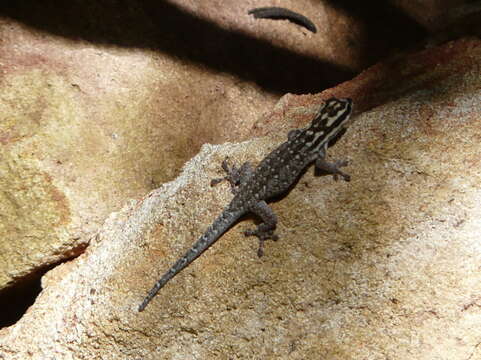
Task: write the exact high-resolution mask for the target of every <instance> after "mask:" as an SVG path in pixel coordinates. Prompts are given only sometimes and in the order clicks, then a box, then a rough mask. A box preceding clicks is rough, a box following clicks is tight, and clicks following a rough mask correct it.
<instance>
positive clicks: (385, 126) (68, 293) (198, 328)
mask: <svg viewBox="0 0 481 360" xmlns="http://www.w3.org/2000/svg"><path fill="white" fill-rule="evenodd" d="M480 59H481V42H480V41H479V40H477V39H465V40H460V41H457V42H454V43H448V44H445V45H443V46H442V47H439V48H432V49H428V50H425V51H423V52H421V53H418V54H413V55H410V56H406V57H401V58H397V59H395V60H392V61H390V62H385V63H381V64H378V65H376V66H374V67H372V68H371V69H368V70H366V71H365V72H364V73H363V74H361V75H360V76H359V77H357V78H355V79H353V80H352V81H350V82H347V83H344V84H342V85H340V86H339V87H336V88H334V89H330V90H328V91H325V92H323V93H321V94H319V95H312V96H302V97H295V96H293V95H289V96H287V97H285V98H284V99H283V100H281V102H280V103H279V105H278V106H277V107H276V108H275V110H274V112H273V115H272V116H268V117H266V118H265V120H264V121H265V123H264V126H263V127H262V128H261V130H263V129H266V128H267V127H269V126H271V125H272V122H271V121H272V119H276V117H277V116H279V115H278V114H279V113H282V112H283V113H284V114H285V117H284V118H282V122H278V123H277V124H276V125H277V127H276V131H275V132H272V135H271V136H270V137H264V138H261V139H257V140H252V141H249V142H244V143H240V144H225V145H222V146H210V145H205V146H204V147H203V148H202V151H201V152H200V154H199V155H197V156H196V157H194V158H193V159H192V160H190V161H189V162H188V163H187V164H186V165H185V166H184V168H183V171H182V172H181V174H180V175H179V176H178V177H177V178H176V179H175V180H174V181H171V182H168V183H165V184H163V185H162V186H161V187H160V188H159V189H157V190H154V191H152V192H151V193H149V195H148V196H146V197H145V198H144V199H143V200H140V201H133V202H132V203H131V204H130V205H129V206H126V207H124V208H123V209H122V211H120V212H117V213H113V214H112V215H111V216H110V217H109V218H108V220H107V222H106V223H105V225H104V226H103V227H102V228H101V229H100V231H99V232H98V235H97V236H96V237H95V238H94V239H93V240H92V241H91V244H90V246H89V247H88V249H87V251H86V252H85V253H84V254H82V255H81V256H79V257H78V258H77V259H75V260H74V261H72V262H70V263H67V264H63V265H61V266H59V267H57V268H55V269H54V270H52V271H50V272H49V273H48V274H47V275H46V276H44V278H43V287H44V289H43V291H42V293H41V294H40V296H39V297H38V299H37V301H36V302H35V304H34V305H33V306H32V307H31V308H30V309H29V310H28V312H27V313H26V314H25V315H24V317H23V318H22V319H21V320H20V321H19V322H18V323H17V324H15V325H14V326H11V327H9V328H5V329H3V330H1V331H0V357H2V356H3V357H4V358H6V359H48V358H55V359H73V358H75V359H176V358H182V359H190V358H199V359H241V358H245V359H253V358H254V359H255V358H259V359H279V358H290V359H339V360H341V359H342V360H345V359H353V360H354V359H386V358H390V359H419V360H421V359H422V360H424V359H425V360H432V359H449V360H453V359H454V360H458V359H459V360H461V359H463V360H464V359H479V358H480V357H481V352H480V351H481V346H480V345H479V344H480V342H481V298H480V294H481V285H480V284H481V271H480V270H481V268H480V264H481V247H480V242H479V234H480V233H481V222H480V221H479V219H480V214H481V208H480V204H481V191H480V187H479V184H480V183H481V163H480V162H481V157H480V156H479V154H480V153H481V141H480V139H481V114H480V107H479V104H480V103H481V102H480V101H481V92H480V89H481V66H480V65H481V63H480ZM388 70H389V71H388ZM332 94H336V95H338V96H341V95H343V96H348V95H349V96H352V97H353V99H354V101H355V103H356V104H358V110H359V111H361V110H362V111H363V113H362V114H360V115H359V116H358V117H357V118H356V121H355V123H354V124H353V125H352V127H351V129H350V130H349V131H348V132H347V133H346V135H345V136H344V137H343V138H342V139H341V140H340V141H339V142H338V143H337V144H336V146H334V147H333V148H332V149H331V151H330V157H331V158H347V159H349V160H350V161H351V165H350V166H349V173H350V174H351V176H352V181H351V182H350V183H343V182H334V181H332V179H330V178H318V177H314V176H313V175H312V171H308V172H307V174H306V175H305V176H304V177H303V178H302V179H301V180H300V183H299V184H298V185H297V186H296V187H295V188H294V189H293V190H292V192H290V193H289V194H288V195H287V196H286V197H285V198H283V199H282V200H281V201H279V202H276V203H274V204H273V205H272V206H273V208H274V210H275V211H276V212H277V214H278V217H279V221H280V225H279V235H280V236H281V238H280V240H279V241H277V242H269V243H267V244H266V249H265V255H264V257H263V258H262V259H259V258H257V256H256V248H257V242H256V240H255V239H245V238H244V237H243V235H242V230H243V229H246V228H247V227H249V226H251V222H252V220H251V219H246V221H243V222H241V223H239V224H238V225H237V226H236V227H234V228H233V229H232V230H231V231H229V232H228V233H227V234H226V235H224V236H223V237H222V239H220V240H219V242H217V243H216V244H215V245H214V246H213V247H212V248H211V249H210V250H208V251H207V252H206V253H205V254H204V255H203V256H202V257H201V258H199V259H198V260H197V261H196V262H195V263H194V264H192V266H191V267H189V268H188V269H186V270H185V271H183V272H182V273H181V274H179V275H178V276H177V277H176V278H175V279H173V280H172V281H171V282H170V283H169V284H168V285H167V286H166V287H165V288H163V289H162V291H161V292H160V293H159V294H158V296H157V297H156V298H155V299H154V300H153V301H152V303H151V304H150V305H149V306H148V307H147V309H146V311H144V312H143V313H140V314H139V313H137V312H136V307H137V306H138V304H139V302H140V301H141V300H142V298H143V296H145V294H146V292H147V291H148V289H149V288H150V287H151V286H152V284H153V283H154V282H155V281H156V279H157V278H158V276H159V275H161V274H162V273H163V271H165V270H166V269H167V268H168V267H169V266H170V264H171V263H172V262H173V261H175V260H176V259H177V258H178V257H179V256H180V255H181V254H182V253H183V252H184V251H185V250H186V249H187V248H188V247H189V246H190V245H191V244H192V243H193V242H194V241H195V239H196V238H197V237H198V236H199V235H200V234H201V233H202V231H203V230H204V229H205V228H206V227H207V226H208V225H209V223H210V222H211V221H212V220H213V218H214V217H215V216H217V215H218V213H219V212H220V211H221V210H222V208H223V206H224V205H225V204H226V203H227V202H228V201H229V199H230V198H231V196H232V195H231V193H230V191H229V188H228V185H227V184H224V185H219V186H217V187H215V188H210V186H209V182H210V179H211V178H213V177H218V176H219V174H221V170H220V166H219V164H220V162H221V161H222V159H223V158H224V156H225V155H229V156H230V157H231V158H232V159H235V160H236V161H238V162H242V161H245V160H251V161H254V162H256V161H259V160H260V159H261V158H262V157H263V156H264V155H265V154H266V153H267V152H268V151H269V149H271V148H272V147H273V146H275V145H276V144H277V143H278V142H280V141H282V140H283V139H285V137H286V135H285V134H286V133H287V130H288V129H289V128H292V127H294V126H299V125H302V124H305V123H306V122H307V121H308V119H309V114H311V113H312V112H313V110H314V109H315V108H316V104H318V103H319V101H320V99H321V98H325V97H329V96H331V95H332ZM279 119H280V117H279ZM40 334H41V335H40Z"/></svg>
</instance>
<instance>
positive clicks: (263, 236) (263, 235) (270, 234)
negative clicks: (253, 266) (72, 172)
mask: <svg viewBox="0 0 481 360" xmlns="http://www.w3.org/2000/svg"><path fill="white" fill-rule="evenodd" d="M262 225H263V224H261V225H259V226H258V227H257V229H255V230H246V231H244V235H245V236H257V237H258V238H259V248H258V249H257V256H258V257H262V256H263V255H264V242H265V241H266V240H272V241H277V240H279V236H278V235H276V234H274V229H271V230H264V229H263V228H262Z"/></svg>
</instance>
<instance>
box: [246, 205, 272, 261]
mask: <svg viewBox="0 0 481 360" xmlns="http://www.w3.org/2000/svg"><path fill="white" fill-rule="evenodd" d="M249 211H251V212H252V213H254V214H256V215H257V216H259V217H260V218H261V220H262V223H260V224H259V225H257V228H255V229H250V230H246V231H244V235H245V236H257V238H258V239H259V248H258V249H257V256H259V257H261V256H262V255H264V242H265V241H266V240H273V241H276V240H278V239H279V236H277V235H276V234H274V231H275V230H276V226H277V216H276V214H275V213H274V211H272V209H271V208H270V207H269V206H268V205H267V203H266V202H265V201H259V202H258V203H256V204H255V205H254V206H253V207H251V208H250V209H249Z"/></svg>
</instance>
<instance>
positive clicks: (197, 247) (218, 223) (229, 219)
mask: <svg viewBox="0 0 481 360" xmlns="http://www.w3.org/2000/svg"><path fill="white" fill-rule="evenodd" d="M243 213H244V212H230V211H227V209H226V210H224V211H223V212H222V214H221V215H219V217H218V218H217V219H215V221H214V222H213V223H212V225H210V226H209V228H208V229H207V231H206V232H205V233H204V234H203V235H202V236H201V237H200V238H199V239H198V240H197V241H196V242H195V243H194V245H193V246H192V247H191V248H190V249H189V250H188V251H187V252H186V253H185V254H184V256H182V257H181V258H180V259H179V260H177V261H176V262H175V264H174V265H172V267H171V268H170V269H169V270H168V271H167V272H166V273H165V274H164V275H163V276H162V277H161V278H160V279H159V281H157V282H156V283H155V285H154V287H153V288H152V289H151V290H150V291H149V293H148V294H147V296H146V297H145V299H144V300H143V301H142V303H141V304H140V305H139V308H138V311H139V312H140V311H143V310H144V309H145V308H146V306H147V305H148V304H149V302H150V301H151V300H152V299H153V298H154V296H155V295H156V294H157V293H158V292H159V290H160V289H162V288H163V287H164V285H165V284H167V283H168V282H169V280H170V279H172V278H173V277H174V276H175V275H177V274H178V273H179V272H181V271H182V270H183V269H184V268H186V267H187V266H188V265H189V264H191V263H192V262H193V261H194V260H195V259H197V258H198V257H199V256H200V255H201V254H202V253H203V252H204V251H206V250H207V249H208V248H209V247H210V246H211V245H212V244H213V243H215V242H216V241H217V240H218V239H219V238H220V237H221V236H222V234H224V233H225V232H226V231H227V230H228V229H229V228H230V227H231V226H232V225H233V224H234V223H235V222H236V221H237V220H238V219H239V218H240V217H241V216H242V214H243Z"/></svg>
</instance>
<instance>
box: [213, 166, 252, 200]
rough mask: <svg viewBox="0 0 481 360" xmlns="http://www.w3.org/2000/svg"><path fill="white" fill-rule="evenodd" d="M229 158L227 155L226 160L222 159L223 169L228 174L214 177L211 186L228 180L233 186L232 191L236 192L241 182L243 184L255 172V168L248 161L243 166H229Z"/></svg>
mask: <svg viewBox="0 0 481 360" xmlns="http://www.w3.org/2000/svg"><path fill="white" fill-rule="evenodd" d="M227 159H228V158H227V157H226V158H225V159H224V161H222V169H223V170H224V171H225V173H226V174H227V175H226V176H224V177H222V178H216V179H212V180H211V182H210V186H215V185H217V184H219V183H220V182H222V181H224V180H227V181H228V182H229V184H230V186H231V190H232V192H233V193H234V194H236V193H237V191H236V189H237V188H238V187H239V185H240V184H242V183H243V182H244V181H245V180H246V179H247V178H248V177H249V176H251V175H252V174H253V173H254V169H253V167H252V165H251V163H250V162H248V161H247V162H245V163H244V164H242V165H241V167H237V166H235V165H232V166H231V167H229V164H228V162H227Z"/></svg>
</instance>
